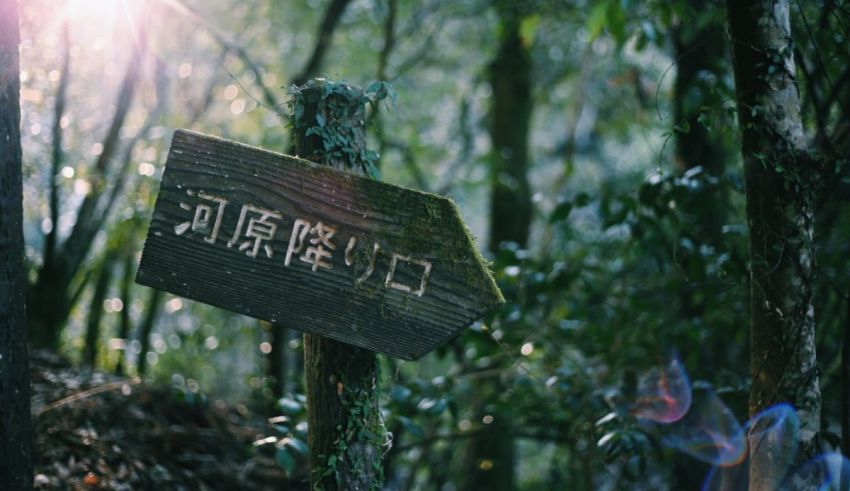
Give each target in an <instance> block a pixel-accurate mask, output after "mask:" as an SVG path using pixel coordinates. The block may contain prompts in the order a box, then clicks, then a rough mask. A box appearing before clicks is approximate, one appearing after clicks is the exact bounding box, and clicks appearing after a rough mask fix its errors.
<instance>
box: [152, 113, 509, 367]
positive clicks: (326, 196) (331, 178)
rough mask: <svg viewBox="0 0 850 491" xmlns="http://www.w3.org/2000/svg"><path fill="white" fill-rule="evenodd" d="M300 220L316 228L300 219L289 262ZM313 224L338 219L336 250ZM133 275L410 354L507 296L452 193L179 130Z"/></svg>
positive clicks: (365, 345) (179, 291)
mask: <svg viewBox="0 0 850 491" xmlns="http://www.w3.org/2000/svg"><path fill="white" fill-rule="evenodd" d="M223 200H226V203H224V201H223ZM198 205H203V206H206V211H204V210H203V209H202V210H201V211H198V209H199V207H198ZM246 207H248V208H246ZM220 209H221V220H220V222H219V226H218V227H217V229H216V231H217V236H216V237H212V235H213V229H214V228H215V227H214V225H215V222H216V217H217V216H218V213H219V210H220ZM260 209H262V210H267V211H266V216H265V218H263V211H259V210H260ZM243 210H244V211H245V214H244V219H243V220H242V227H241V231H242V233H241V234H240V236H239V237H237V240H232V239H233V238H234V233H235V232H236V231H237V229H239V221H240V215H242V212H243ZM196 213H197V217H198V220H194V219H195V217H196ZM273 214H274V215H273ZM252 218H253V219H254V224H253V229H252V230H253V231H254V234H252V235H253V237H252V236H251V235H248V234H247V232H248V231H249V229H250V224H251V219H252ZM296 220H303V221H306V222H309V224H310V225H311V226H312V227H313V229H312V230H307V231H305V230H304V228H301V227H298V228H297V230H296V231H297V232H298V233H297V234H296V237H294V239H295V242H294V244H293V247H296V246H298V245H299V244H300V245H301V246H302V247H301V249H300V251H299V253H294V254H292V255H291V257H290V262H289V265H286V264H285V259H286V257H287V251H288V249H289V247H290V241H291V239H292V238H293V237H291V236H292V235H293V230H294V227H295V223H296ZM318 222H322V224H324V225H325V226H326V227H331V228H333V229H334V230H335V232H334V234H333V236H332V237H330V238H329V239H330V240H329V241H328V242H329V243H330V244H331V245H332V246H334V247H335V249H334V250H329V248H328V247H327V246H326V244H322V243H321V242H320V241H319V239H320V237H319V234H318V232H321V230H317V229H316V228H315V227H316V226H317V224H318ZM300 223H303V222H299V224H300ZM272 224H273V225H274V227H275V228H274V229H272V227H271V225H272ZM302 233H303V234H305V235H304V236H303V237H304V239H303V241H300V240H299V239H300V238H301V236H302V235H301V234H302ZM264 234H265V235H264ZM257 236H262V237H270V239H269V240H260V241H259V244H257V241H256V237H257ZM352 237H356V243H355V244H354V247H353V248H351V249H350V251H349V254H348V259H349V261H346V255H347V254H346V250H347V246H348V245H349V244H350V240H351V238H352ZM213 239H214V240H213ZM311 239H312V240H314V241H316V244H313V243H311ZM229 242H230V243H231V246H230V247H229V246H228V243H229ZM246 243H247V245H244V244H246ZM375 244H378V247H379V249H378V251H377V253H376V254H375V255H374V261H372V256H373V251H374V245H375ZM255 245H256V256H255V257H252V254H253V252H254V250H255ZM319 245H322V246H323V249H324V250H325V251H326V252H329V253H331V254H332V255H331V256H330V257H327V258H323V261H322V262H323V263H324V264H325V265H327V266H329V268H326V267H322V266H321V265H319V266H315V264H314V263H315V261H313V262H311V263H308V262H305V261H303V260H301V257H302V256H304V255H305V252H306V251H307V248H308V247H309V246H314V247H316V246H319ZM266 246H268V247H266ZM240 247H244V250H240ZM308 259H309V257H308ZM347 263H350V265H349V264H347ZM372 263H374V265H373V271H372V272H371V274H368V275H367V274H366V273H367V271H368V270H369V267H370V264H372ZM393 263H395V268H394V269H393V268H392V265H393ZM428 264H430V267H427V265H428ZM314 266H315V269H316V270H315V271H314V270H313V269H314ZM426 269H429V270H430V271H429V272H428V274H427V280H426V283H425V285H424V290H423V289H422V288H421V287H422V285H423V282H422V278H423V275H425V272H426ZM391 270H392V271H393V274H392V275H391V276H389V274H390V272H391ZM388 276H389V277H388ZM361 278H363V279H362V281H361ZM137 281H138V282H139V283H141V284H144V285H148V286H151V287H154V288H158V289H162V290H166V291H169V292H171V293H174V294H177V295H180V296H183V297H186V298H190V299H193V300H197V301H200V302H204V303H208V304H211V305H215V306H218V307H222V308H225V309H228V310H232V311H235V312H239V313H242V314H246V315H249V316H252V317H256V318H260V319H265V320H269V321H272V322H278V323H281V324H284V325H286V326H288V327H292V328H296V329H301V330H304V331H307V332H312V333H316V334H321V335H323V336H327V337H329V338H333V339H336V340H339V341H343V342H346V343H350V344H353V345H356V346H360V347H363V348H367V349H370V350H374V351H378V352H381V353H386V354H390V355H393V356H397V357H400V358H404V359H409V360H413V359H418V358H420V357H421V356H423V355H424V354H426V353H428V352H430V351H431V350H433V349H434V348H436V347H437V346H439V345H441V344H443V343H445V342H447V341H448V340H450V339H452V338H453V337H454V336H456V335H457V334H458V332H459V331H460V330H461V329H463V328H465V327H467V326H468V325H469V324H471V323H472V322H473V321H474V320H476V319H478V318H479V317H481V316H482V315H483V314H484V313H485V312H486V311H487V310H489V309H490V308H492V307H494V306H496V305H497V304H499V303H500V302H502V297H501V293H500V292H499V290H498V288H497V287H496V285H495V283H494V282H493V279H492V276H491V275H490V273H489V271H488V270H487V267H486V264H485V263H484V262H483V260H482V259H481V256H480V255H479V254H478V252H477V250H476V248H475V244H474V243H473V241H472V240H471V238H470V236H469V234H468V232H467V230H466V227H465V225H464V224H463V222H462V221H461V218H460V215H459V214H458V210H457V208H456V206H455V205H454V203H452V202H451V201H450V200H449V199H447V198H444V197H440V196H436V195H432V194H427V193H421V192H417V191H413V190H410V189H406V188H402V187H399V186H394V185H390V184H386V183H381V182H378V181H374V180H371V179H367V178H361V177H357V176H351V175H346V174H343V173H341V172H339V171H337V170H334V169H330V168H328V167H322V166H319V165H316V164H313V163H311V162H308V161H306V160H301V159H297V158H293V157H289V156H285V155H281V154H278V153H274V152H269V151H265V150H261V149H257V148H252V147H249V146H245V145H241V144H238V143H234V142H229V141H226V140H221V139H218V138H213V137H208V136H204V135H201V134H197V133H193V132H189V131H184V130H178V131H176V132H175V134H174V140H173V142H172V146H171V151H170V152H169V156H168V161H167V163H166V167H165V172H164V174H163V178H162V184H161V187H160V191H159V195H158V197H157V202H156V206H155V209H154V213H153V218H152V220H151V225H150V229H149V232H148V237H147V241H146V243H145V247H144V251H143V254H142V261H141V265H140V267H139V272H138V275H137ZM420 290H422V291H420ZM420 293H421V295H420Z"/></svg>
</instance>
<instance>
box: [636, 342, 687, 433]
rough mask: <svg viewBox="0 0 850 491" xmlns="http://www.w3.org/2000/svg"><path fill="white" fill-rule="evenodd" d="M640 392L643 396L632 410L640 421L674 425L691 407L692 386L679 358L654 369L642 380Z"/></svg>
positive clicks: (639, 386) (674, 358) (639, 385)
mask: <svg viewBox="0 0 850 491" xmlns="http://www.w3.org/2000/svg"><path fill="white" fill-rule="evenodd" d="M638 393H639V394H640V396H639V397H638V399H637V401H636V402H635V404H634V406H633V407H632V410H631V413H632V414H633V415H635V416H637V417H638V418H642V419H648V420H652V421H655V422H658V423H672V422H674V421H678V420H679V419H681V418H682V416H684V415H685V413H687V412H688V408H690V407H691V384H690V382H689V381H688V374H687V373H685V369H684V368H682V365H681V364H680V363H679V360H678V359H676V357H673V358H672V359H671V360H670V363H668V364H667V365H666V366H664V367H661V368H657V367H656V368H653V369H652V370H651V371H649V373H647V374H646V375H644V376H643V377H641V380H640V383H639V384H638Z"/></svg>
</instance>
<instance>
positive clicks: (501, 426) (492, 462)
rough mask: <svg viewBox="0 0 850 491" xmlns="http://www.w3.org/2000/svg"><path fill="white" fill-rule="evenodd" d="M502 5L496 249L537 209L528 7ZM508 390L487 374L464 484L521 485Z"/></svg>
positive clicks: (521, 238) (496, 103)
mask: <svg viewBox="0 0 850 491" xmlns="http://www.w3.org/2000/svg"><path fill="white" fill-rule="evenodd" d="M496 10H497V12H498V14H499V20H500V31H501V35H500V39H499V48H498V50H497V52H496V56H495V58H494V59H493V61H492V63H491V64H490V67H489V82H490V86H491V87H492V89H493V99H492V106H491V109H490V141H491V145H492V160H491V165H492V168H491V179H490V189H491V193H492V195H491V197H490V238H489V248H490V251H492V252H494V253H495V252H497V251H498V250H499V249H500V247H502V245H503V244H504V243H506V242H512V243H515V244H518V245H519V246H521V247H524V246H525V245H526V243H527V242H528V232H529V229H530V227H531V211H532V204H531V187H530V185H529V182H528V167H529V157H528V134H529V128H530V124H531V112H532V107H533V102H532V94H531V80H532V63H531V55H530V53H529V47H528V44H527V42H526V40H525V39H523V37H522V34H521V31H520V26H521V22H522V18H523V10H524V7H523V6H522V5H521V4H516V3H512V2H496ZM503 394H504V387H503V384H502V382H501V380H500V379H499V377H498V376H495V377H491V378H488V379H486V380H484V381H483V382H482V384H481V386H480V387H479V390H478V396H479V397H480V401H478V407H477V408H476V409H475V411H476V412H477V414H476V419H477V421H482V422H484V423H485V424H487V431H486V432H482V434H481V435H480V436H477V437H475V438H473V439H472V440H471V441H470V448H469V450H468V452H467V456H466V462H465V463H464V466H465V473H466V479H465V481H464V484H463V487H462V489H465V490H475V489H490V490H510V489H514V488H515V472H514V463H515V459H516V455H515V454H516V452H515V448H514V439H513V436H512V434H511V433H512V429H513V428H512V417H511V413H510V410H509V409H508V408H506V407H505V404H503V403H502V402H503V401H499V399H500V397H502V396H503Z"/></svg>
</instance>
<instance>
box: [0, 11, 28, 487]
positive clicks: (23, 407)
mask: <svg viewBox="0 0 850 491" xmlns="http://www.w3.org/2000/svg"><path fill="white" fill-rule="evenodd" d="M19 43H20V31H19V26H18V2H17V0H0V476H3V487H4V488H6V489H16V490H27V489H32V482H33V480H32V478H33V467H32V422H31V418H30V377H29V366H28V363H27V332H26V331H27V327H26V326H27V325H26V308H25V305H24V299H25V287H26V283H25V281H26V280H25V275H24V264H23V260H24V234H23V224H22V221H23V188H22V182H21V179H22V177H21V107H20V90H21V85H20V72H21V70H20V65H19V59H18V45H19Z"/></svg>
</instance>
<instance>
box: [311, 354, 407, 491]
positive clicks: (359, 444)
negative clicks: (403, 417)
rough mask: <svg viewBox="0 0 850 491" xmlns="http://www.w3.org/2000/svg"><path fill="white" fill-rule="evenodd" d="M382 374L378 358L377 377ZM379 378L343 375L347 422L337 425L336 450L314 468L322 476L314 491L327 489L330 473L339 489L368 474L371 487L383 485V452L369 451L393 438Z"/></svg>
mask: <svg viewBox="0 0 850 491" xmlns="http://www.w3.org/2000/svg"><path fill="white" fill-rule="evenodd" d="M379 376H380V370H379V364H378V363H377V359H376V378H377V377H379ZM376 378H370V379H369V380H355V381H349V380H346V379H345V378H344V377H343V379H342V380H341V382H340V384H341V385H340V386H341V393H340V405H341V406H342V410H343V411H344V412H345V414H346V417H345V418H344V419H345V421H346V426H345V428H343V427H342V426H337V428H336V430H337V437H336V442H335V448H334V452H333V453H332V454H331V455H328V456H321V457H322V459H323V460H324V462H323V464H322V465H321V466H318V467H317V468H316V469H314V470H313V472H314V473H316V474H317V475H318V476H317V477H318V479H315V480H314V482H317V484H316V485H314V487H313V489H314V491H324V487H323V486H322V485H321V484H320V483H321V482H322V481H324V479H325V478H327V477H333V478H334V480H335V482H336V485H337V487H338V488H339V489H349V486H350V485H351V483H350V482H347V481H348V480H350V479H354V480H357V479H359V478H363V477H365V476H370V478H369V479H368V486H369V487H368V490H369V491H380V490H381V489H382V488H383V484H384V469H383V466H382V465H381V455H371V456H370V455H368V452H371V451H379V449H381V448H384V447H386V446H388V442H390V441H391V439H390V437H389V435H388V432H387V429H386V426H385V425H384V421H383V417H382V416H381V412H380V406H379V399H380V393H379V391H378V389H377V387H378V381H377V380H376ZM364 456H365V458H364ZM367 466H371V469H369V468H367Z"/></svg>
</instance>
